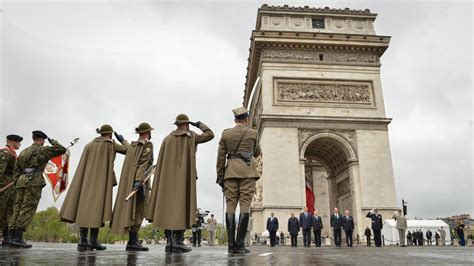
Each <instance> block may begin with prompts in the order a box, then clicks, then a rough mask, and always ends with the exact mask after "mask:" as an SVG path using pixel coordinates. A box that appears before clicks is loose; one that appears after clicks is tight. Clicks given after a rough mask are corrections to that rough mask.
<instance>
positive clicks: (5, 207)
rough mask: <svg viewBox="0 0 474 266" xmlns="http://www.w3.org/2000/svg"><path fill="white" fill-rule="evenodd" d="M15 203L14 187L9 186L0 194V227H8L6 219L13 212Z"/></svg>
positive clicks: (7, 219) (8, 218)
mask: <svg viewBox="0 0 474 266" xmlns="http://www.w3.org/2000/svg"><path fill="white" fill-rule="evenodd" d="M14 204H15V188H14V187H10V188H8V189H7V190H5V191H4V192H3V193H2V194H0V229H6V228H8V221H9V220H10V218H11V216H12V213H13V205H14Z"/></svg>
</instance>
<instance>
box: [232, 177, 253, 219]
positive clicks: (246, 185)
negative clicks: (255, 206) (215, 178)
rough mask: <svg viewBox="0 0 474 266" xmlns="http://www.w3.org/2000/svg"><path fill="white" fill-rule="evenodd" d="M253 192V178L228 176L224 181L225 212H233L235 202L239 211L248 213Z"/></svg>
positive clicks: (235, 206)
mask: <svg viewBox="0 0 474 266" xmlns="http://www.w3.org/2000/svg"><path fill="white" fill-rule="evenodd" d="M254 192H255V179H254V178H229V179H226V180H225V181H224V196H225V199H226V205H227V213H235V209H236V208H237V203H239V206H240V213H250V204H251V203H252V197H253V194H254Z"/></svg>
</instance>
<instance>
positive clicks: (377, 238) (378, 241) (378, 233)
mask: <svg viewBox="0 0 474 266" xmlns="http://www.w3.org/2000/svg"><path fill="white" fill-rule="evenodd" d="M372 231H374V242H375V246H376V247H380V246H382V232H381V231H382V230H380V229H372Z"/></svg>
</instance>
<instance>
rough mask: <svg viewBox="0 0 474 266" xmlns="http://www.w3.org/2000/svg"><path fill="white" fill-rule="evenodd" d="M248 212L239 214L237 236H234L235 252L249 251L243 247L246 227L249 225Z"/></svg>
mask: <svg viewBox="0 0 474 266" xmlns="http://www.w3.org/2000/svg"><path fill="white" fill-rule="evenodd" d="M249 217H250V214H248V213H241V214H240V216H239V228H237V237H236V238H235V253H250V250H248V249H246V248H245V235H246V234H247V227H248V225H249Z"/></svg>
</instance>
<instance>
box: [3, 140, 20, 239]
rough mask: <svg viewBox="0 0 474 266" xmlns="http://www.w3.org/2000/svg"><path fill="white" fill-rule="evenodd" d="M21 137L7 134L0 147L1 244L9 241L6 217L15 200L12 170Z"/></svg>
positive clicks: (9, 213) (10, 212) (11, 210)
mask: <svg viewBox="0 0 474 266" xmlns="http://www.w3.org/2000/svg"><path fill="white" fill-rule="evenodd" d="M22 140H23V138H22V137H20V136H18V135H8V136H7V143H6V145H5V147H0V191H1V192H0V228H2V232H3V242H2V246H7V245H8V244H9V243H10V235H9V232H8V219H10V217H11V215H12V212H13V202H14V201H15V186H14V185H13V184H14V183H13V171H14V170H15V163H16V158H17V155H16V152H15V150H18V149H19V148H20V145H21V141H22Z"/></svg>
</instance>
